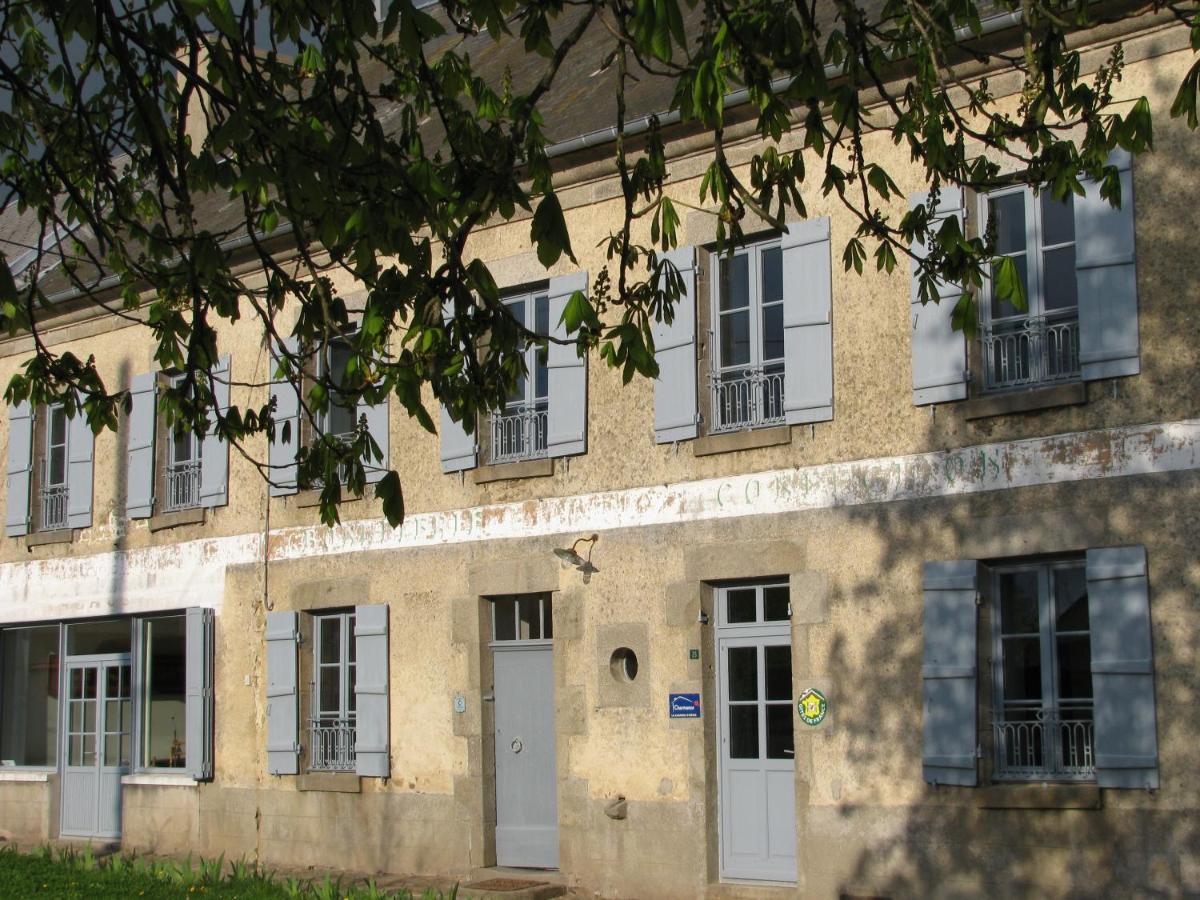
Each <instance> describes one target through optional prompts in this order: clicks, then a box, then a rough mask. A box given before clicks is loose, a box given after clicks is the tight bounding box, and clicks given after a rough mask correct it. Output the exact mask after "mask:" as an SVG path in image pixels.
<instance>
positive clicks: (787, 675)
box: [763, 644, 792, 700]
mask: <svg viewBox="0 0 1200 900" xmlns="http://www.w3.org/2000/svg"><path fill="white" fill-rule="evenodd" d="M763 650H764V652H765V653H766V657H767V659H766V666H767V673H766V674H767V699H768V700H791V699H792V648H791V645H790V644H788V645H785V646H781V647H780V646H777V647H764V648H763Z"/></svg>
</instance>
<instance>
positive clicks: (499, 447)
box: [489, 291, 550, 463]
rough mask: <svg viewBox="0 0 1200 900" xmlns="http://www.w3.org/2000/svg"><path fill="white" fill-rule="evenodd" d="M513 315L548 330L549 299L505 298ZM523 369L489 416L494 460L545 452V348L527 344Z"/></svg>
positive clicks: (542, 294)
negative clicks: (503, 398)
mask: <svg viewBox="0 0 1200 900" xmlns="http://www.w3.org/2000/svg"><path fill="white" fill-rule="evenodd" d="M504 305H505V307H507V309H508V311H509V312H510V313H511V314H512V317H513V318H514V319H515V320H516V321H517V322H518V323H519V324H520V325H522V326H524V327H526V328H529V329H530V330H532V331H534V332H536V333H537V334H549V333H550V298H549V297H548V296H547V295H546V293H545V292H544V291H535V292H532V293H524V294H520V295H518V296H515V297H509V298H507V299H506V300H505V301H504ZM524 356H525V372H524V373H522V374H521V375H520V376H518V378H517V380H516V382H515V383H514V384H513V387H512V390H511V391H509V394H508V397H507V399H506V400H505V403H504V408H503V409H500V410H496V411H495V412H493V413H492V415H491V421H490V429H489V431H490V437H491V451H492V452H491V461H492V462H493V463H505V462H517V461H520V460H524V459H540V458H541V457H544V456H545V455H546V450H547V446H546V428H547V424H548V421H547V420H548V417H549V410H550V370H549V366H548V365H547V358H548V353H547V351H546V348H545V347H540V346H538V345H537V344H534V343H532V342H531V343H529V344H528V345H527V346H526V347H525V350H524Z"/></svg>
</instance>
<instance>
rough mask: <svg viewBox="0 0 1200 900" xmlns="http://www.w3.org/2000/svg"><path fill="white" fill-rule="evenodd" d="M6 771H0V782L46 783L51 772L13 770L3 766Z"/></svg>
mask: <svg viewBox="0 0 1200 900" xmlns="http://www.w3.org/2000/svg"><path fill="white" fill-rule="evenodd" d="M5 770H6V771H0V781H26V782H34V783H40V782H47V781H49V780H50V776H51V774H53V773H51V772H48V771H38V770H37V769H14V768H10V767H8V766H5Z"/></svg>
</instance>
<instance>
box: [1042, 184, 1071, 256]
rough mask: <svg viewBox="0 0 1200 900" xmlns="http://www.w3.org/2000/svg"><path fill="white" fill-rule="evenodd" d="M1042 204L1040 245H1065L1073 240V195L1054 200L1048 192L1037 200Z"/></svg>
mask: <svg viewBox="0 0 1200 900" xmlns="http://www.w3.org/2000/svg"><path fill="white" fill-rule="evenodd" d="M1038 199H1039V200H1040V201H1041V204H1042V244H1043V245H1045V246H1050V245H1051V244H1067V243H1070V242H1072V241H1074V240H1075V195H1074V194H1071V193H1068V194H1067V199H1066V200H1063V201H1059V200H1055V199H1054V198H1053V197H1052V196H1050V192H1049V191H1042V194H1041V196H1040V197H1039V198H1038Z"/></svg>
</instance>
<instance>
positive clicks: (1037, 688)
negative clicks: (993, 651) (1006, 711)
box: [1003, 637, 1042, 702]
mask: <svg viewBox="0 0 1200 900" xmlns="http://www.w3.org/2000/svg"><path fill="white" fill-rule="evenodd" d="M1041 652H1042V648H1041V639H1040V638H1036V637H1028V638H1025V637H1022V638H1005V639H1004V650H1003V654H1004V700H1005V702H1011V701H1014V700H1040V699H1042V657H1041Z"/></svg>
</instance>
